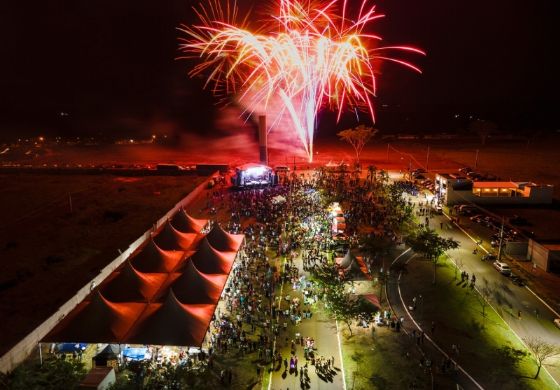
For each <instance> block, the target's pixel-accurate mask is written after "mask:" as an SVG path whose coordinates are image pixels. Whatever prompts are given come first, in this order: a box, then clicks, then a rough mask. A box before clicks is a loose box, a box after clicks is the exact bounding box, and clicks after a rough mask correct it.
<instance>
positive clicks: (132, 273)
mask: <svg viewBox="0 0 560 390" xmlns="http://www.w3.org/2000/svg"><path fill="white" fill-rule="evenodd" d="M119 269H120V272H115V273H113V274H112V276H111V277H110V278H109V279H108V280H107V282H106V283H103V285H102V286H101V287H100V290H101V292H102V293H103V295H104V296H105V297H107V299H109V300H111V301H113V302H138V301H140V302H141V301H150V300H151V299H152V298H153V297H154V296H155V295H156V293H157V292H158V291H159V289H160V288H161V287H162V285H163V283H164V282H165V280H166V279H167V278H168V276H169V275H168V274H166V273H142V272H139V271H137V270H135V269H134V267H133V266H132V264H131V263H130V261H126V263H125V264H124V266H123V267H121V268H119Z"/></svg>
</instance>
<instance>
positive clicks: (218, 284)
mask: <svg viewBox="0 0 560 390" xmlns="http://www.w3.org/2000/svg"><path fill="white" fill-rule="evenodd" d="M226 279H227V275H223V274H204V273H202V272H200V271H199V270H198V269H197V268H196V266H195V265H194V262H193V261H189V262H187V264H186V266H185V270H184V271H183V272H182V273H181V274H180V276H179V277H177V279H176V280H175V281H174V282H173V285H172V286H171V288H172V289H173V292H174V293H175V296H176V297H177V299H178V300H179V302H181V303H189V304H194V303H213V304H216V303H217V302H218V300H219V299H220V295H221V294H222V287H223V285H224V284H225V282H226Z"/></svg>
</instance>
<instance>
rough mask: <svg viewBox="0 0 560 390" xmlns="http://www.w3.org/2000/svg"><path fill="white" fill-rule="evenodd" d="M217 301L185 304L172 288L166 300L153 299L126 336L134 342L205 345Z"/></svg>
mask: <svg viewBox="0 0 560 390" xmlns="http://www.w3.org/2000/svg"><path fill="white" fill-rule="evenodd" d="M215 307H216V306H215V305H212V304H196V305H185V304H182V303H181V302H179V300H178V299H177V297H176V296H175V294H174V293H173V290H171V289H170V290H169V293H168V295H167V298H166V299H165V302H163V303H152V304H150V305H149V307H148V309H147V310H146V311H145V312H144V313H143V314H142V316H141V318H140V320H139V321H138V325H137V326H135V327H134V328H133V329H132V330H131V331H130V334H129V335H128V336H127V337H126V343H130V344H157V345H182V346H194V345H201V344H202V341H203V340H204V336H205V335H206V330H207V329H208V326H209V324H210V320H211V319H212V314H214V310H215Z"/></svg>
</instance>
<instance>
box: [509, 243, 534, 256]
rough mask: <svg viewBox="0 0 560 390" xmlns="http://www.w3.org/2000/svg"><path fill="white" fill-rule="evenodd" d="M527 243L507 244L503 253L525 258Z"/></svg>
mask: <svg viewBox="0 0 560 390" xmlns="http://www.w3.org/2000/svg"><path fill="white" fill-rule="evenodd" d="M528 248H529V243H528V242H527V241H519V242H511V241H510V242H507V243H506V247H505V253H506V254H507V255H512V256H527V250H528Z"/></svg>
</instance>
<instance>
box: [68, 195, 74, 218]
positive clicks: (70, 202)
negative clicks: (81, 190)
mask: <svg viewBox="0 0 560 390" xmlns="http://www.w3.org/2000/svg"><path fill="white" fill-rule="evenodd" d="M68 205H69V206H70V214H72V213H73V211H74V210H73V207H72V194H71V193H68Z"/></svg>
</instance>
